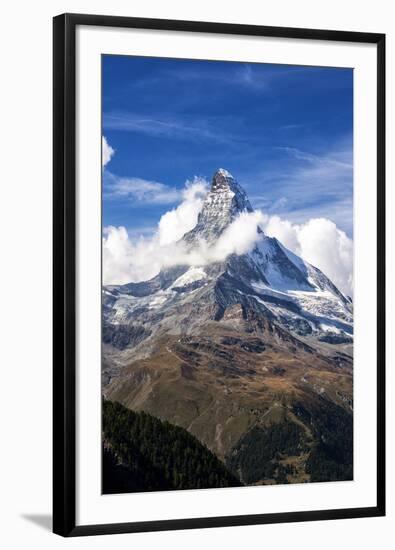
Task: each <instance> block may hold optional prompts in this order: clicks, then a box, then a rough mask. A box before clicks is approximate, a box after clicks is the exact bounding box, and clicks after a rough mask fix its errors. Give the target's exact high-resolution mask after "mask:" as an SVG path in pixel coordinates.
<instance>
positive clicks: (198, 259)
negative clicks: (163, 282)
mask: <svg viewBox="0 0 395 550" xmlns="http://www.w3.org/2000/svg"><path fill="white" fill-rule="evenodd" d="M206 191H207V183H206V182H205V181H204V180H201V179H198V178H195V180H193V181H192V182H187V184H186V187H185V189H184V190H183V191H182V196H183V201H182V203H181V204H180V205H179V206H178V207H177V208H175V209H173V210H171V211H169V212H167V213H166V214H164V215H163V216H162V218H161V219H160V221H159V224H158V228H157V231H156V232H155V234H154V235H153V236H151V237H143V236H142V237H140V238H139V239H137V240H136V241H135V242H132V241H131V239H130V238H129V235H128V233H127V231H126V229H125V227H113V226H110V227H107V228H105V231H104V237H103V281H104V284H124V283H129V282H131V281H135V282H136V281H143V280H147V279H150V278H151V277H154V276H155V275H156V274H157V273H158V272H159V271H160V269H161V268H162V267H170V266H173V265H180V264H186V265H191V266H192V265H193V266H200V265H206V264H209V263H212V262H216V261H221V260H224V259H225V258H226V257H227V256H228V255H229V254H232V253H235V254H244V253H245V252H248V251H249V250H251V249H252V248H253V246H254V244H255V243H256V242H257V241H258V240H259V238H260V236H259V234H258V225H260V224H262V223H263V222H264V220H265V219H266V216H264V215H263V214H262V213H261V212H259V211H258V212H253V213H247V212H246V213H242V214H241V215H240V216H239V217H238V218H237V219H236V220H235V221H234V222H233V223H232V224H231V225H230V226H229V227H228V228H227V229H226V230H225V231H224V232H223V234H222V235H221V236H220V238H219V239H218V240H217V241H216V242H215V243H214V244H213V245H209V244H208V243H206V242H205V241H203V240H202V241H200V242H199V244H198V245H197V246H196V247H194V248H193V249H192V250H191V249H189V248H188V247H187V245H186V244H185V243H184V242H180V239H181V237H182V236H183V235H184V234H185V233H186V232H188V231H189V230H190V229H192V228H193V227H194V226H195V225H196V223H197V219H198V215H199V212H200V210H201V208H202V206H203V198H204V195H205V193H206Z"/></svg>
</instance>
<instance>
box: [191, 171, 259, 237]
mask: <svg viewBox="0 0 395 550" xmlns="http://www.w3.org/2000/svg"><path fill="white" fill-rule="evenodd" d="M252 211H253V210H252V207H251V204H250V201H249V200H248V197H247V195H246V193H245V191H244V189H243V188H242V187H240V185H239V184H238V183H237V181H236V180H235V178H234V177H233V176H232V174H231V173H230V172H228V170H225V169H224V168H219V169H218V170H217V171H216V172H215V174H214V175H213V179H212V181H211V187H210V191H209V192H208V194H207V196H206V199H205V201H204V204H203V208H202V210H201V212H200V214H199V217H198V223H197V225H196V226H195V228H194V229H192V231H190V232H189V233H187V234H186V235H184V240H186V241H188V242H191V241H194V240H196V238H199V239H202V238H203V239H204V240H206V241H213V240H215V239H217V238H218V237H219V235H220V234H221V233H222V231H223V230H224V229H225V228H226V227H227V226H228V225H229V224H230V223H231V222H232V221H233V220H234V219H235V218H236V217H237V215H238V214H240V213H241V212H252Z"/></svg>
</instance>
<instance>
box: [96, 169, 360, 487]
mask: <svg viewBox="0 0 395 550" xmlns="http://www.w3.org/2000/svg"><path fill="white" fill-rule="evenodd" d="M252 212H253V209H252V207H251V204H250V202H249V200H248V198H247V196H246V194H245V192H244V191H243V189H242V188H241V187H240V186H239V184H238V183H237V182H236V181H235V179H234V178H233V177H232V176H231V175H230V174H229V172H227V171H226V170H223V169H220V170H218V171H217V172H216V173H215V175H214V177H213V181H212V185H211V189H210V191H209V193H208V195H207V197H206V200H205V202H204V205H203V208H202V211H201V212H200V214H199V218H198V221H197V224H196V226H195V227H194V229H192V230H191V231H190V232H188V233H187V234H186V235H184V237H183V239H182V241H183V244H184V246H185V247H186V248H187V249H190V250H193V249H194V247H196V246H199V243H201V241H204V242H205V243H206V246H207V247H210V246H214V245H215V243H216V242H217V240H218V239H219V238H220V237H221V235H223V234H224V231H225V230H226V229H227V228H229V227H230V225H231V224H232V223H233V222H235V221H236V220H237V219H238V217H239V216H240V214H243V215H244V214H247V213H252ZM258 235H259V238H258V239H257V244H256V245H255V246H254V247H253V248H252V250H250V251H249V252H247V253H245V254H242V255H236V254H231V255H229V256H228V257H226V259H225V260H223V261H220V262H214V263H210V264H208V265H199V266H196V265H194V266H188V265H180V266H176V267H172V268H170V269H166V270H162V271H161V272H160V273H158V275H157V276H156V277H154V278H153V279H151V280H149V281H144V282H139V283H129V284H126V285H121V286H107V287H104V288H103V364H102V379H103V394H104V396H105V397H106V398H107V399H110V400H114V401H119V402H121V403H122V404H123V405H125V406H126V407H128V408H130V409H133V410H137V411H145V412H148V413H150V414H152V415H154V416H156V417H159V418H160V419H162V420H167V421H169V422H171V423H173V424H176V425H178V426H180V427H182V428H184V429H186V430H188V431H189V432H190V433H191V434H193V435H194V436H195V437H197V438H198V439H199V440H200V441H201V442H202V443H203V444H205V445H206V446H207V447H208V448H209V449H210V450H211V451H212V452H214V453H215V454H216V455H217V457H219V458H220V459H221V460H222V461H224V462H225V463H226V464H227V465H228V467H229V468H230V469H231V470H232V473H233V474H234V475H237V476H238V477H239V479H240V480H241V481H242V482H246V483H258V484H259V483H283V482H297V481H325V480H332V479H349V478H350V476H352V466H351V464H352V437H351V436H350V434H351V433H352V332H353V331H352V322H353V318H352V303H351V301H350V300H349V299H348V298H346V297H345V296H343V294H342V293H341V292H340V291H339V290H338V289H337V288H336V287H335V285H334V284H333V283H332V282H331V281H330V280H329V279H328V278H327V277H326V276H325V275H324V274H323V273H322V272H321V271H320V270H319V269H317V268H315V267H313V266H311V265H310V264H308V263H307V262H305V261H303V260H302V259H301V258H299V257H298V256H296V255H295V254H293V253H292V252H290V251H289V250H287V249H286V248H285V247H284V246H283V245H282V244H281V243H280V242H279V241H278V240H277V239H275V238H270V237H268V236H266V235H265V234H264V233H263V232H262V231H261V230H260V229H259V228H258ZM333 419H335V420H333ZM339 429H341V430H342V434H343V435H342V436H339V437H337V439H336V434H337V431H338V430H339ZM344 434H348V435H347V437H345V436H344ZM349 436H350V437H349ZM323 438H324V439H323ZM343 439H344V440H343ZM268 442H270V444H269V443H268ZM328 442H329V443H328ZM331 445H332V446H331ZM350 445H351V447H350ZM246 449H249V451H248V453H246ZM263 449H265V451H263ZM323 464H324V465H326V466H325V467H324V466H322V465H323Z"/></svg>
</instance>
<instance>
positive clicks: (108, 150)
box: [102, 136, 115, 168]
mask: <svg viewBox="0 0 395 550" xmlns="http://www.w3.org/2000/svg"><path fill="white" fill-rule="evenodd" d="M114 153H115V150H114V149H113V148H112V147H111V146H110V145H109V144H108V142H107V139H106V138H105V137H104V136H103V137H102V166H103V168H104V167H105V166H106V164H108V163H109V162H110V160H111V157H112V156H113V154H114Z"/></svg>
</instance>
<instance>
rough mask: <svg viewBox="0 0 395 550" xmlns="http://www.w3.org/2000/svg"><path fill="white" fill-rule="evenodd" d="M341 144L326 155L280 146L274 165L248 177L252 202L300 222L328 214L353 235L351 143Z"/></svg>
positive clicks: (266, 209) (247, 183) (247, 181)
mask: <svg viewBox="0 0 395 550" xmlns="http://www.w3.org/2000/svg"><path fill="white" fill-rule="evenodd" d="M342 145H343V146H342V147H338V148H335V149H333V150H332V151H331V152H328V153H327V154H324V155H317V154H313V153H311V152H308V151H303V150H300V149H297V148H294V147H277V148H276V149H277V150H278V152H279V153H280V157H279V159H278V160H277V161H276V162H275V163H274V164H273V165H271V166H270V167H265V168H264V169H262V170H260V171H258V172H257V173H255V174H250V175H247V177H246V180H245V183H246V186H247V188H248V190H249V192H250V195H251V200H252V202H253V204H254V205H255V206H257V207H260V208H264V209H265V211H267V212H273V213H277V214H280V215H287V217H288V218H290V219H291V220H293V221H295V222H297V223H301V222H302V221H303V220H305V219H307V218H310V217H315V216H325V217H328V218H329V219H333V220H334V221H336V223H337V224H338V225H340V227H342V228H344V230H345V231H346V232H347V233H348V234H349V235H352V219H353V216H352V208H353V200H352V189H353V162H352V147H351V145H350V144H342Z"/></svg>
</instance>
